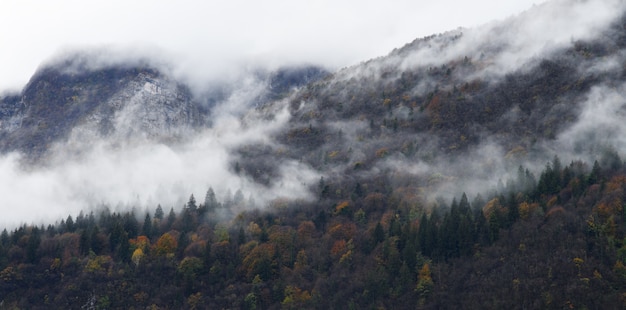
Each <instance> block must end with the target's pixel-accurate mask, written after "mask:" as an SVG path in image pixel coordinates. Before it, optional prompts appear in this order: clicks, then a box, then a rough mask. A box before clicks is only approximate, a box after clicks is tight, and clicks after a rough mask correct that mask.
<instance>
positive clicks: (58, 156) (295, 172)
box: [0, 81, 320, 227]
mask: <svg viewBox="0 0 626 310" xmlns="http://www.w3.org/2000/svg"><path fill="white" fill-rule="evenodd" d="M260 83H261V82H260V81H256V82H252V81H249V82H248V83H243V86H242V89H240V90H236V91H234V92H233V93H232V94H231V95H230V96H229V97H228V98H226V100H224V101H223V102H220V103H219V104H218V105H217V106H216V107H215V109H214V111H213V113H212V126H211V127H210V128H205V129H201V130H200V131H197V132H189V133H188V134H189V136H188V137H187V138H185V139H183V140H181V141H179V142H178V143H174V144H171V143H170V144H164V143H158V142H155V141H154V140H150V139H147V138H145V137H142V136H134V137H130V138H126V139H124V138H122V137H118V136H112V137H109V138H102V137H100V136H98V135H97V134H96V133H95V132H94V131H89V130H83V129H81V128H75V129H74V131H75V132H76V131H78V132H80V134H73V135H70V137H69V138H68V140H66V141H60V142H58V143H56V144H55V145H53V146H52V147H51V150H52V151H51V154H50V155H49V156H47V157H46V158H45V160H44V161H43V163H41V164H40V165H37V166H35V167H32V168H27V167H24V166H23V163H22V161H20V154H17V153H12V154H9V155H7V156H3V157H2V158H0V175H2V176H3V177H2V178H0V188H2V192H3V194H2V195H0V206H3V208H6V209H5V210H7V212H5V213H4V215H3V217H2V219H1V220H0V227H2V226H6V227H13V226H15V225H17V224H19V223H24V222H25V223H29V224H30V223H35V224H39V223H51V222H54V221H56V220H60V219H61V218H65V217H67V215H74V216H75V215H77V214H78V213H79V212H80V211H81V210H82V211H85V212H89V211H95V212H96V213H97V212H98V211H99V209H100V208H102V207H108V208H110V209H112V210H118V211H119V210H130V209H131V208H134V209H136V210H137V211H140V213H141V212H144V211H148V212H154V209H155V208H156V206H157V205H158V204H160V205H162V206H163V207H164V208H167V209H169V208H170V207H173V208H174V210H176V211H179V210H180V209H181V207H182V206H183V205H184V204H185V203H186V202H187V200H188V198H189V196H190V195H191V194H194V195H195V197H196V199H197V201H198V203H202V202H203V201H204V195H205V193H206V191H207V190H208V189H209V187H212V188H213V189H214V190H215V192H216V194H217V198H218V199H219V200H225V199H228V198H230V199H232V197H226V194H227V193H234V192H235V191H237V190H241V191H242V192H243V194H244V195H245V197H246V198H248V197H252V198H253V200H254V201H255V202H256V204H257V206H258V207H263V206H265V205H266V204H267V203H268V202H269V201H271V200H274V199H278V198H288V199H308V198H309V197H310V193H309V192H308V186H309V185H311V184H314V182H316V181H317V180H319V177H320V176H319V174H318V173H317V172H315V171H313V170H312V169H311V168H309V167H307V166H305V165H303V164H301V163H298V162H293V161H286V162H284V163H282V164H281V168H280V171H279V176H278V178H277V179H275V180H274V182H273V183H272V184H270V185H269V186H264V185H259V184H257V183H255V182H254V181H252V180H250V179H248V178H247V177H246V176H244V175H243V174H242V175H239V174H237V173H236V172H235V171H233V165H234V164H235V162H236V160H237V158H236V157H234V156H233V154H232V153H233V150H234V149H235V148H237V147H239V146H241V145H245V144H252V143H271V141H270V140H269V137H270V135H271V134H272V133H273V132H275V131H276V130H278V129H280V128H281V127H282V126H283V124H284V123H285V122H286V121H287V120H288V119H289V113H288V112H287V110H286V108H284V105H280V104H279V105H277V107H276V108H275V110H274V111H270V113H271V114H272V115H273V119H272V120H270V121H268V120H267V119H266V116H265V115H264V119H263V120H260V119H258V117H259V115H256V113H254V111H253V112H250V113H247V114H246V112H245V111H246V109H249V108H250V107H249V106H246V103H247V102H248V100H249V99H250V98H251V97H254V96H257V95H259V92H260V91H261V90H260V89H262V87H261V86H260V85H256V84H260ZM121 112H122V113H132V110H131V111H128V109H126V110H122V111H121ZM242 115H243V117H242ZM117 119H131V120H132V117H131V116H125V115H118V116H117ZM234 211H241V210H234ZM139 215H140V214H139Z"/></svg>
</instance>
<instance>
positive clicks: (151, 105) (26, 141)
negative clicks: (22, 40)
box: [0, 52, 326, 160]
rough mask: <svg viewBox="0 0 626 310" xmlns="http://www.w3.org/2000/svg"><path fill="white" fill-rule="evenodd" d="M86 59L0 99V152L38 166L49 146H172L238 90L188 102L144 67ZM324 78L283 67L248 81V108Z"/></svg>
mask: <svg viewBox="0 0 626 310" xmlns="http://www.w3.org/2000/svg"><path fill="white" fill-rule="evenodd" d="M94 58H96V57H94V56H93V55H90V54H89V53H84V54H81V53H80V52H78V53H74V54H70V55H69V56H66V57H65V58H64V59H62V60H60V61H56V62H54V63H50V64H46V65H44V66H43V67H41V68H40V69H39V70H38V71H37V72H36V74H35V75H34V76H33V77H32V78H31V80H30V81H29V83H28V84H27V85H26V87H25V88H24V89H23V91H22V92H21V93H19V94H10V95H6V96H4V97H2V98H0V111H1V112H0V113H1V114H0V150H1V151H2V152H4V153H6V152H11V151H17V152H20V153H23V154H26V156H27V157H29V158H31V159H33V160H37V159H39V158H40V157H42V156H45V155H46V153H47V152H48V151H49V150H50V149H51V148H52V146H53V145H54V144H55V143H62V144H63V145H64V147H67V146H72V148H74V149H76V151H78V152H80V151H81V150H80V149H81V148H86V146H88V145H89V144H90V143H91V142H94V141H101V140H109V141H114V142H116V143H120V142H129V140H130V141H133V140H146V139H147V140H149V141H153V142H165V143H170V144H171V143H174V142H176V141H179V142H180V141H181V140H184V138H185V137H186V136H189V135H191V134H192V133H193V132H194V131H196V130H198V129H200V128H204V127H208V126H210V123H211V119H210V114H211V108H212V106H214V105H215V104H216V102H220V101H223V100H226V99H227V98H228V97H229V96H230V95H232V93H233V92H235V91H237V90H238V89H239V88H242V87H247V86H246V85H238V84H236V83H232V82H231V83H230V84H229V82H225V84H221V85H218V84H216V85H212V86H210V87H209V90H210V91H209V92H207V93H203V94H202V95H201V96H200V97H194V95H193V94H192V92H191V90H190V89H189V87H187V86H186V85H185V84H184V83H182V82H179V81H176V79H175V78H173V77H172V76H171V75H169V74H167V73H165V71H167V70H163V68H158V66H155V65H153V64H151V63H150V62H149V61H147V60H134V62H133V61H130V62H129V63H123V62H122V63H112V64H106V65H97V59H94ZM324 74H326V71H325V70H324V69H321V68H319V67H315V66H301V67H285V68H281V69H279V70H277V71H275V72H259V74H257V75H255V76H254V77H253V79H254V83H255V84H260V89H256V90H254V91H253V96H254V97H253V98H250V99H249V101H250V102H247V103H245V105H246V106H249V107H253V106H256V105H261V104H263V103H265V102H268V101H271V100H277V99H279V98H281V97H282V96H285V94H286V93H288V92H289V91H290V90H291V89H292V88H294V87H299V86H302V85H303V84H305V83H308V82H310V81H314V80H316V79H318V78H320V77H321V76H323V75H324Z"/></svg>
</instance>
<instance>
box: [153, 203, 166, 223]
mask: <svg viewBox="0 0 626 310" xmlns="http://www.w3.org/2000/svg"><path fill="white" fill-rule="evenodd" d="M164 215H165V214H164V213H163V208H162V207H161V205H158V206H157V207H156V211H154V218H155V219H157V220H162V219H163V216H164Z"/></svg>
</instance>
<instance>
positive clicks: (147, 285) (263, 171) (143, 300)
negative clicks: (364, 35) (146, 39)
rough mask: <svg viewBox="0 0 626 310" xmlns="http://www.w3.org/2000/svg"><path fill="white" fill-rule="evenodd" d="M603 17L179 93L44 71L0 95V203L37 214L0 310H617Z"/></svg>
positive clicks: (618, 130) (485, 31)
mask: <svg viewBox="0 0 626 310" xmlns="http://www.w3.org/2000/svg"><path fill="white" fill-rule="evenodd" d="M618 2H619V1H612V2H611V1H605V2H602V4H604V5H605V6H606V7H603V10H602V11H603V12H605V11H606V12H609V13H610V14H609V13H606V12H605V13H606V14H605V15H602V14H600V13H598V16H601V17H602V18H600V19H601V20H600V21H595V20H593V18H592V17H595V16H596V15H592V16H591V17H589V16H588V14H580V12H585V8H587V6H586V5H587V4H588V3H590V2H589V1H574V0H571V1H570V0H563V1H554V2H549V3H546V4H543V5H541V6H537V7H534V8H533V9H531V10H529V11H528V12H525V13H522V14H520V15H519V16H514V17H511V18H510V19H507V20H505V21H502V22H498V23H494V24H490V25H486V26H483V27H479V28H477V29H459V30H456V31H451V32H448V33H444V34H440V35H434V36H430V37H426V38H421V39H417V40H415V41H413V42H411V43H409V44H406V45H405V46H404V47H401V48H398V49H396V50H394V51H392V52H391V53H389V54H388V55H386V56H383V57H379V58H376V59H372V60H369V61H365V62H363V63H361V64H357V65H354V66H352V67H348V68H344V69H341V70H338V71H335V72H332V73H329V72H327V71H325V70H324V69H322V68H321V67H317V66H294V67H289V68H281V69H278V70H276V71H272V72H269V71H254V70H251V71H252V72H251V73H250V72H248V73H250V75H246V76H242V77H241V78H239V77H238V78H237V79H236V81H228V82H223V83H222V84H220V83H216V84H214V85H213V84H212V85H205V86H203V87H198V86H197V85H195V87H196V88H194V87H190V86H187V85H186V84H185V83H184V82H182V81H177V80H176V79H175V78H174V76H173V75H170V74H168V73H167V72H166V71H161V70H162V69H163V68H159V67H155V66H152V65H151V63H150V62H148V63H147V64H146V63H141V62H139V63H137V62H133V63H130V64H129V63H115V64H110V63H107V62H103V61H102V59H91V58H89V56H86V57H87V58H79V59H77V60H72V59H69V60H67V61H65V62H59V63H56V64H54V65H44V66H42V69H41V70H40V71H39V72H38V73H37V74H35V76H33V78H32V80H31V82H30V83H29V84H28V85H27V86H26V87H25V88H24V90H23V91H22V92H21V93H19V94H14V95H7V96H5V97H2V98H0V138H1V139H2V140H1V141H0V153H2V154H1V155H0V172H2V173H4V174H6V175H8V176H9V177H8V179H10V181H9V182H6V181H5V182H4V183H2V182H1V181H2V179H0V186H2V187H1V188H0V189H2V190H4V192H3V193H2V195H4V194H6V195H7V197H9V198H8V199H5V200H0V202H2V203H3V205H1V206H0V207H3V208H5V209H3V212H7V213H6V214H7V215H11V214H14V213H15V214H17V213H19V212H22V211H24V210H26V211H24V212H30V211H29V210H37V211H33V212H31V213H33V214H29V216H31V217H29V218H26V217H25V218H24V219H23V220H22V219H21V223H26V224H19V225H18V224H14V225H13V226H10V225H7V229H4V230H3V231H2V232H1V233H0V309H5V308H6V309H563V308H567V309H621V308H626V164H625V163H624V161H623V158H624V156H625V155H624V154H625V153H626V140H624V139H623V133H624V132H626V125H625V124H626V122H624V119H625V118H626V113H625V111H626V95H624V94H626V79H625V78H626V14H624V10H622V8H624V5H622V4H619V3H618ZM563 4H567V5H568V6H567V7H568V8H570V7H573V8H574V9H572V10H566V11H564V10H563V8H564V7H565V6H563ZM559 5H561V6H559ZM609 7H615V8H620V9H619V10H609V9H606V8H609ZM598 8H599V7H598ZM556 9H558V10H556ZM546 12H547V13H546ZM563 12H565V13H563ZM568 12H569V13H571V14H573V15H572V16H578V17H579V19H577V20H576V21H577V25H578V24H580V25H582V26H580V28H576V27H574V26H576V25H572V23H571V21H569V20H570V19H571V16H570V15H568V14H566V13H568ZM574 13H575V14H574ZM576 14H579V15H576ZM541 16H543V17H542V18H543V19H536V18H539V17H541ZM546 16H548V17H546ZM537 21H541V22H537ZM553 21H554V22H553ZM559 21H560V22H559ZM563 21H568V22H567V23H564V22H563ZM579 22H580V23H579ZM564 24H565V25H572V27H573V28H575V29H564V28H563V27H561V28H559V27H557V26H563V25H564ZM538 25H539V26H541V27H539V28H540V30H541V31H539V30H538ZM548 26H554V29H552V28H550V27H548ZM544 32H545V33H544ZM78 55H80V54H78ZM102 63H104V65H103V64H102ZM229 83H230V84H229ZM24 159H27V160H24ZM198 189H201V190H198ZM231 190H232V191H231ZM23 193H27V194H28V195H23ZM233 193H234V194H233ZM2 195H0V198H2ZM33 206H34V207H33ZM76 206H78V207H79V209H78V208H77V207H76ZM9 209H10V212H9V211H7V210H9ZM58 210H61V211H60V212H63V215H62V216H60V217H58V218H57V219H56V220H55V219H52V220H50V214H58V212H59V211H58ZM70 210H82V211H76V212H74V211H70ZM38 212H40V213H42V215H41V217H39V218H37V217H35V215H39V214H38ZM54 212H56V213H54ZM34 213H37V214H34ZM44 214H45V215H47V217H46V216H44ZM55 216H56V215H55ZM37 219H38V220H39V221H37ZM0 220H4V218H0ZM9 224H10V223H9ZM0 230H2V227H0Z"/></svg>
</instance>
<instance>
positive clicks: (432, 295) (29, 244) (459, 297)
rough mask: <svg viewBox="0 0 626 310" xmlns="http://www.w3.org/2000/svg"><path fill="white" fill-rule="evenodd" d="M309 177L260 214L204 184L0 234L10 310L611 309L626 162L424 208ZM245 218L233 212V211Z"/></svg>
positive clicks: (616, 300) (411, 191)
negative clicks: (303, 193)
mask: <svg viewBox="0 0 626 310" xmlns="http://www.w3.org/2000/svg"><path fill="white" fill-rule="evenodd" d="M385 177H390V176H380V177H378V178H374V179H371V180H370V181H369V182H367V183H356V184H350V183H347V182H333V181H332V180H325V179H323V178H322V179H320V181H319V184H316V188H315V189H314V190H315V192H316V193H317V199H316V200H315V201H313V202H307V201H288V200H280V199H278V200H275V201H272V202H271V203H270V205H269V206H267V208H265V209H260V208H255V207H254V199H253V197H250V198H249V199H245V198H244V194H243V193H242V192H241V191H237V192H236V193H235V194H234V195H232V196H230V197H228V195H227V198H226V199H225V200H224V201H218V200H217V199H216V193H215V192H214V191H213V189H212V188H210V189H208V191H207V192H206V195H205V197H204V199H203V200H196V198H195V197H194V196H193V195H191V197H190V198H189V201H188V202H187V203H186V204H185V206H184V207H183V208H182V209H180V211H179V212H176V211H175V210H174V208H169V210H168V209H164V208H163V207H162V206H160V205H158V206H156V207H155V209H154V210H150V211H148V212H145V213H143V212H139V211H137V210H135V211H126V212H112V211H111V210H110V208H108V207H106V206H103V207H102V208H101V209H100V210H97V211H92V212H89V213H88V214H87V213H83V212H81V213H80V214H78V215H68V217H67V218H65V219H63V220H60V221H58V222H57V223H55V224H50V225H48V226H44V225H41V226H33V225H21V226H20V227H18V228H16V229H14V230H12V231H7V230H6V229H4V230H3V231H2V233H1V235H0V270H1V271H0V296H2V301H1V304H0V305H1V307H2V308H6V309H50V308H64V309H79V308H82V309H119V308H124V309H181V308H185V309H477V308H491V309H494V308H507V309H528V308H534V309H536V308H544V309H557V308H558V309H562V308H571V309H598V308H603V309H607V308H612V309H618V308H623V307H625V306H626V239H624V238H625V235H624V233H625V232H626V213H625V212H624V206H625V201H624V199H625V198H626V195H625V193H626V166H625V165H624V163H623V161H622V160H621V158H620V157H619V155H618V154H617V153H616V152H615V151H612V150H607V151H605V152H604V155H603V156H602V157H601V158H600V159H599V160H598V161H595V162H594V163H592V164H590V163H586V162H582V161H572V162H570V163H569V164H563V163H561V160H560V159H559V157H557V156H555V157H554V159H553V160H552V161H551V162H549V163H547V164H546V166H545V168H544V170H543V171H541V173H540V174H539V175H537V176H535V175H534V174H533V173H531V172H529V170H528V169H525V168H524V167H522V166H520V167H519V169H518V171H517V177H516V178H514V179H512V180H506V181H505V182H500V183H499V186H498V187H497V188H494V189H493V190H490V191H486V192H485V193H482V194H478V195H476V196H475V197H467V195H466V194H465V193H459V195H458V197H457V198H454V199H452V201H445V199H443V198H440V199H437V200H435V201H430V202H429V201H427V200H425V199H424V196H423V195H422V194H421V193H420V192H421V191H422V190H423V189H422V188H420V187H418V186H417V185H416V184H419V181H418V180H415V179H412V177H411V176H408V175H406V176H402V175H394V176H393V177H394V178H396V179H401V180H402V182H403V186H397V187H390V186H388V185H387V183H386V182H385V181H384V178H385ZM238 205H239V206H241V205H247V206H248V209H247V210H248V211H244V212H241V213H238V214H235V213H234V212H233V211H232V210H234V209H237V206H238Z"/></svg>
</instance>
